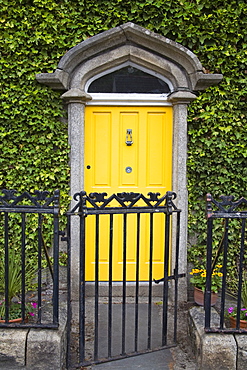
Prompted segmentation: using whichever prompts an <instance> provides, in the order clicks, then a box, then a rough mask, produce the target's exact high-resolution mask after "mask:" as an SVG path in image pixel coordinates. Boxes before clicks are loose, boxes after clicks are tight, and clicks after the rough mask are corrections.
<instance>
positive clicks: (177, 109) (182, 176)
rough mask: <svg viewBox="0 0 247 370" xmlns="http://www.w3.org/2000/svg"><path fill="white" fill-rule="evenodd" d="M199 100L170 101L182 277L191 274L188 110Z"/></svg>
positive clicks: (181, 96)
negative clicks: (188, 248)
mask: <svg viewBox="0 0 247 370" xmlns="http://www.w3.org/2000/svg"><path fill="white" fill-rule="evenodd" d="M194 99H196V95H194V94H192V93H191V92H188V91H177V92H174V93H172V94H171V95H170V96H169V98H168V101H169V102H171V103H172V104H173V166H172V191H174V192H175V193H176V194H177V199H176V200H175V204H176V206H177V207H178V208H179V209H181V210H182V212H181V224H180V250H179V273H181V274H182V273H187V223H188V193H187V173H186V162H187V110H188V109H187V108H188V107H187V106H188V104H189V103H190V102H191V101H193V100H194ZM172 227H173V231H172V245H173V248H172V261H173V266H172V267H173V268H174V263H175V238H176V234H175V231H176V225H175V223H173V225H172ZM179 301H187V280H186V278H181V279H180V280H179Z"/></svg>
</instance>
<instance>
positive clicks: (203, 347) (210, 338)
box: [189, 307, 247, 370]
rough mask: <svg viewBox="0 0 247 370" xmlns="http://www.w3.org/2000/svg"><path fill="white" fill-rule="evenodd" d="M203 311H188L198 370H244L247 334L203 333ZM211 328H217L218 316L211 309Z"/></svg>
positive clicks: (197, 308)
mask: <svg viewBox="0 0 247 370" xmlns="http://www.w3.org/2000/svg"><path fill="white" fill-rule="evenodd" d="M204 317H205V315H204V309H203V307H193V308H192V309H191V310H190V311H189V334H190V339H191V344H192V347H193V351H194V353H195V356H196V361H197V365H198V370H216V369H217V370H219V369H220V370H230V369H231V370H245V369H246V367H247V365H246V364H247V334H225V333H223V334H220V333H205V331H204ZM211 323H212V326H218V327H219V315H218V313H217V312H216V311H215V309H213V308H212V315H211Z"/></svg>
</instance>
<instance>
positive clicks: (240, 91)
mask: <svg viewBox="0 0 247 370" xmlns="http://www.w3.org/2000/svg"><path fill="white" fill-rule="evenodd" d="M246 13H247V4H246V1H245V0H238V1H237V0H229V1H227V2H226V1H223V0H215V1H214V2H212V1H209V0H137V1H134V2H133V1H131V0H112V1H110V2H107V1H102V0H97V1H96V0H91V1H90V2H89V1H86V0H75V1H71V0H60V1H54V0H0V25H1V26H0V28H1V29H0V30H1V32H0V48H1V56H0V94H1V108H0V188H17V189H18V190H20V191H23V190H28V191H32V190H34V189H37V188H39V189H45V190H47V189H48V190H50V191H52V190H54V189H55V188H59V189H60V190H61V200H62V204H63V207H64V208H63V211H64V210H65V209H66V208H67V206H68V202H69V199H68V192H69V167H68V153H69V148H68V137H67V124H66V114H65V110H64V108H63V106H62V102H61V100H60V98H59V95H60V93H58V92H55V91H52V90H51V89H50V88H47V87H44V86H41V85H39V84H38V83H37V82H36V81H35V74H36V73H40V72H52V71H53V70H54V69H55V68H56V67H57V64H58V61H59V60H60V58H61V57H62V56H63V55H64V54H65V52H66V51H67V50H68V49H70V48H71V47H73V46H75V45H76V44H78V43H79V42H81V41H83V40H85V39H87V38H88V37H91V36H93V35H95V34H98V33H99V32H102V31H105V30H107V29H110V28H112V27H115V26H118V25H120V24H123V23H125V22H128V21H131V22H134V23H136V24H138V25H140V26H143V27H146V28H148V29H150V30H152V31H155V32H158V33H159V34H162V35H164V36H167V37H169V38H171V39H172V40H174V41H177V42H179V43H181V44H183V45H184V46H186V47H188V48H190V49H191V50H192V51H193V52H194V53H195V54H196V55H197V56H198V57H199V59H200V61H201V62H202V64H203V66H204V68H205V71H206V72H207V73H222V74H223V75H224V80H223V82H222V83H221V84H220V85H218V86H215V87H212V88H210V89H208V90H207V91H206V92H203V93H201V94H200V95H199V97H198V99H197V100H196V101H195V102H193V103H192V104H191V105H190V107H189V125H188V139H189V140H188V192H189V232H190V233H191V234H192V235H194V234H195V233H196V234H197V236H198V240H197V243H196V245H195V246H192V248H191V249H190V251H189V257H190V259H191V260H192V261H195V260H196V259H197V257H199V258H200V259H202V258H203V256H205V240H206V234H205V233H206V221H205V216H204V209H205V194H206V193H207V192H210V193H212V195H213V196H214V197H215V198H217V197H218V196H219V195H220V194H234V195H235V197H236V198H239V197H240V196H246V195H247V194H246V186H245V184H246V180H247V166H246V162H247V149H246V148H247V135H246V128H247V121H246V92H247V84H246V82H247V68H246V62H247V34H246V28H247V18H246ZM221 232H222V228H221V227H220V226H218V231H217V232H216V240H215V248H216V246H217V241H219V240H220V237H221V236H220V234H221ZM231 248H232V253H233V255H234V254H235V253H236V249H237V245H235V244H233V245H232V247H231ZM234 263H235V262H234V258H233V260H232V261H231V263H230V265H229V271H230V270H232V271H233V265H234Z"/></svg>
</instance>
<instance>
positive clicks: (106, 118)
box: [84, 106, 172, 281]
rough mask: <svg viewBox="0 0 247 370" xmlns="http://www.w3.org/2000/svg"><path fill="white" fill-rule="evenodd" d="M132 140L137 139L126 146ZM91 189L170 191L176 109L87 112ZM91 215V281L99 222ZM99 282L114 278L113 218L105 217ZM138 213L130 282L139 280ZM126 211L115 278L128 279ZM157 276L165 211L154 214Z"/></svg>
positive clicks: (117, 234)
mask: <svg viewBox="0 0 247 370" xmlns="http://www.w3.org/2000/svg"><path fill="white" fill-rule="evenodd" d="M126 141H129V142H131V141H132V142H133V143H128V144H129V145H127V144H126ZM84 166H85V170H84V175H85V176H84V179H85V191H86V192H87V193H91V192H98V193H101V192H106V193H107V194H108V195H109V196H110V195H111V194H113V193H121V192H136V193H143V194H144V195H147V194H148V193H149V192H155V193H160V194H161V195H163V194H165V193H166V192H167V191H168V190H171V181H172V107H97V106H87V107H86V110H85V162H84ZM93 219H94V216H89V217H87V220H86V222H87V239H86V280H88V281H93V280H94V278H95V275H94V266H95V247H94V245H95V226H94V223H95V220H93ZM100 220H101V221H100V230H99V244H100V248H99V266H100V267H99V280H101V281H104V280H108V268H109V260H108V255H109V250H108V249H109V216H108V215H104V216H100ZM135 226H136V215H128V222H127V232H128V237H127V280H129V281H133V280H135V269H136V267H135V259H136V230H135ZM141 230H142V231H141V240H140V251H141V252H140V280H143V281H146V280H148V266H149V263H148V261H149V238H150V237H149V215H141ZM122 238H123V236H122V215H118V216H116V217H115V216H114V238H113V280H115V281H120V280H122V260H123V259H122V255H123V252H122V245H123V241H122ZM153 248H154V250H153V277H154V278H160V277H162V276H163V269H164V267H163V262H164V215H162V214H156V215H154V247H153Z"/></svg>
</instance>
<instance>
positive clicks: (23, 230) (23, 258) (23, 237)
mask: <svg viewBox="0 0 247 370" xmlns="http://www.w3.org/2000/svg"><path fill="white" fill-rule="evenodd" d="M25 249H26V217H25V213H22V214H21V317H22V322H24V320H25V316H26V313H25V301H26V297H25V295H26V291H25V282H26V276H25V275H26V271H25V266H26V253H25Z"/></svg>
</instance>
